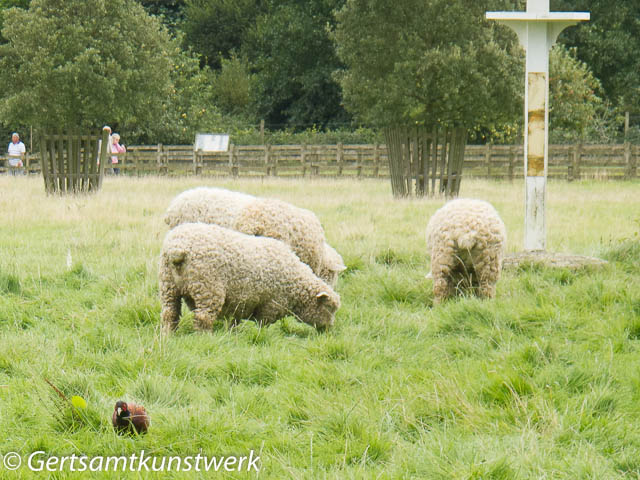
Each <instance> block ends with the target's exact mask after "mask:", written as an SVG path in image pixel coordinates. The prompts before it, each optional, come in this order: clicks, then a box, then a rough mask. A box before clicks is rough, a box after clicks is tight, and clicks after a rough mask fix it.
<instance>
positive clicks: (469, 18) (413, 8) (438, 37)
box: [336, 0, 522, 128]
mask: <svg viewBox="0 0 640 480" xmlns="http://www.w3.org/2000/svg"><path fill="white" fill-rule="evenodd" d="M488 6H489V4H488V2H485V1H480V2H479V1H477V0H460V1H457V2H450V1H448V0H426V1H425V0H397V1H395V2H387V1H384V0H350V1H348V2H347V4H346V5H345V7H344V8H343V9H342V10H341V11H340V12H339V13H338V22H339V24H338V28H337V31H336V40H337V43H338V53H339V55H340V57H341V58H342V60H343V61H344V62H345V64H346V69H345V70H344V71H343V72H341V74H340V80H341V84H342V88H343V91H344V97H345V103H346V104H347V106H348V107H349V108H350V109H351V110H353V111H354V112H355V113H356V114H357V115H358V116H359V117H361V118H363V119H365V120H366V121H367V122H371V123H377V124H389V123H407V122H417V123H421V124H432V123H435V122H447V123H453V124H458V125H465V126H468V127H471V126H482V127H486V128H487V127H494V126H495V125H498V124H502V123H506V122H509V121H511V120H512V119H513V118H514V116H515V115H516V114H519V113H521V111H522V103H521V100H520V97H519V95H518V91H519V89H520V86H521V83H522V81H521V79H522V62H521V61H519V59H521V57H519V56H518V55H517V54H516V52H517V51H516V49H515V39H513V38H509V37H505V35H504V33H503V30H501V29H499V28H497V27H496V25H493V24H491V23H488V22H487V21H486V20H484V15H485V12H486V10H487V7H488Z"/></svg>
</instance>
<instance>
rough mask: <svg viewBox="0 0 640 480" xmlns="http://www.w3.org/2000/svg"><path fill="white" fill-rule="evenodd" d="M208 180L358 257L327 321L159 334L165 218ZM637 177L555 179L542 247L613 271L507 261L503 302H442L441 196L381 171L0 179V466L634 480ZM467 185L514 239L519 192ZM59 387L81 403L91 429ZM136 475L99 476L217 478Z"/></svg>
mask: <svg viewBox="0 0 640 480" xmlns="http://www.w3.org/2000/svg"><path fill="white" fill-rule="evenodd" d="M202 184H209V185H218V186H223V187H228V188H233V189H237V190H241V191H246V192H249V193H253V194H257V195H264V196H273V197H277V198H281V199H283V200H286V201H290V202H293V203H295V204H297V205H299V206H302V207H306V208H310V209H312V210H314V211H315V212H316V213H317V214H318V215H319V217H320V218H321V220H322V222H323V225H324V226H325V230H326V234H327V238H328V240H329V242H330V243H331V244H332V245H333V246H335V247H336V249H337V250H338V251H340V252H341V253H342V255H343V257H344V258H345V261H346V264H347V266H348V269H347V271H346V272H345V273H344V275H343V276H342V277H341V279H340V281H339V284H338V287H337V290H338V291H339V293H340V294H341V297H342V308H341V309H340V310H339V312H338V315H337V320H336V326H335V328H334V329H332V330H331V331H329V332H327V333H318V332H316V331H315V330H313V329H312V328H309V327H307V326H306V325H303V324H300V323H297V322H296V321H295V320H294V319H293V318H287V319H284V320H282V321H280V322H278V323H276V324H274V325H272V326H270V327H267V328H260V327H259V326H258V325H256V324H254V323H252V322H244V323H242V324H241V325H240V326H238V327H237V328H232V329H229V328H226V327H225V326H224V325H217V326H216V327H215V328H214V329H213V331H212V332H206V333H201V332H195V331H194V330H193V326H192V316H191V315H190V314H189V313H188V312H186V311H185V312H184V313H185V314H184V315H183V321H182V323H181V325H180V327H179V329H178V331H177V332H176V333H175V334H173V335H171V336H170V337H168V338H167V337H164V336H163V335H161V331H160V322H159V313H160V303H159V300H158V291H157V290H158V288H157V278H156V275H157V259H158V255H159V251H160V245H161V243H162V239H163V236H164V234H165V232H166V226H165V225H164V223H163V221H162V214H163V211H164V209H165V208H166V206H167V205H168V203H169V201H170V200H171V198H172V197H173V196H174V195H175V194H177V193H178V192H180V191H182V190H184V189H186V188H189V187H192V186H196V185H202ZM639 187H640V184H638V183H572V184H566V183H550V185H549V218H548V227H549V232H548V241H549V249H551V250H556V251H564V252H572V253H578V254H589V255H600V256H603V257H604V258H607V259H608V260H609V261H610V264H609V265H608V266H607V267H605V268H603V269H601V270H584V271H578V272H571V271H568V270H551V269H545V268H540V267H526V268H522V269H519V270H514V271H507V272H505V273H504V275H503V278H502V279H501V281H500V282H499V284H498V294H497V298H496V299H495V300H490V301H480V300H477V299H474V298H461V299H459V300H455V301H451V302H449V303H446V304H444V305H442V306H437V307H433V306H432V300H433V297H432V294H431V283H430V280H426V279H425V278H424V277H425V274H426V273H427V272H428V271H429V265H428V259H427V255H426V248H425V242H424V228H425V227H426V223H427V221H428V219H429V217H430V215H431V214H432V213H433V212H434V211H435V210H436V209H437V208H438V207H440V206H441V205H442V203H443V200H442V199H423V200H416V199H413V200H402V201H394V200H392V198H391V193H390V185H389V184H388V182H386V181H346V180H315V181H310V180H305V181H294V180H279V179H277V180H271V179H269V180H264V181H260V180H241V181H232V180H229V179H217V180H216V179H210V180H206V179H202V178H197V179H196V178H184V179H166V178H156V177H149V178H144V179H130V178H108V179H107V180H106V181H105V184H104V187H103V189H102V191H100V192H99V193H97V194H95V195H91V196H82V197H46V196H45V194H44V188H43V185H42V181H41V179H33V178H0V211H1V212H2V214H1V215H0V385H1V387H0V425H1V428H2V432H3V435H0V454H2V453H6V452H8V451H18V452H21V453H22V454H24V455H26V454H27V453H30V452H33V451H36V450H44V451H46V452H47V453H48V454H51V455H71V454H74V453H75V454H76V455H81V454H85V455H89V456H97V455H131V454H132V453H139V452H140V451H141V450H145V452H146V453H147V454H152V455H195V454H197V453H198V452H199V451H201V452H202V453H203V454H206V455H229V454H239V455H243V454H247V453H248V452H249V450H251V449H253V450H255V451H257V452H259V454H260V456H261V460H262V463H261V465H262V469H261V472H260V475H259V476H260V477H264V478H309V479H311V478H314V479H315V478H441V479H450V478H465V479H481V478H483V479H484V478H492V479H511V478H527V479H537V478H567V479H574V478H598V479H601V478H638V477H640V460H639V459H640V420H639V418H640V417H639V414H640V407H639V405H640V393H639V392H640V373H639V372H640V370H639V369H638V368H636V367H637V365H638V364H639V362H640V248H639V247H638V244H639V239H638V230H639V224H638V222H639V221H640V206H639V203H638V201H637V195H638V193H637V192H638V188H639ZM462 195H464V196H471V197H478V198H483V199H486V200H489V201H491V202H492V203H493V204H494V205H495V206H496V208H497V209H498V211H499V212H500V214H501V215H502V217H503V219H504V221H505V223H506V225H507V229H508V233H509V243H508V250H509V251H511V252H513V251H517V250H519V249H521V246H522V224H523V188H522V185H521V183H520V182H516V183H514V184H510V183H498V182H486V181H469V180H465V182H463V185H462ZM44 378H48V379H49V380H51V382H53V383H54V384H55V385H56V386H57V387H58V388H59V389H60V390H61V391H62V392H63V393H64V394H65V395H67V396H69V397H70V396H72V395H80V396H82V397H83V398H84V399H85V400H86V401H87V403H88V407H87V409H86V411H84V412H83V415H82V417H78V416H77V415H76V416H74V415H72V414H69V412H67V411H65V409H66V408H67V407H66V406H65V405H62V406H61V403H60V401H59V399H58V397H57V394H56V393H55V392H54V391H53V390H52V389H51V387H49V386H48V385H47V384H46V383H45V382H44V380H43V379H44ZM118 399H124V400H134V401H138V402H140V403H142V404H143V405H145V407H146V408H147V410H148V411H149V412H150V415H151V418H152V426H151V428H150V431H149V433H148V434H147V435H145V436H142V437H127V436H123V437H121V436H118V435H116V434H115V433H114V432H113V429H112V428H111V425H110V416H111V412H112V411H113V405H114V404H115V402H116V400H118ZM5 475H8V474H7V472H6V471H4V470H3V469H2V466H1V465H0V478H5ZM56 475H57V476H56V477H55V478H76V477H75V476H73V475H71V474H69V473H68V472H61V473H58V474H56ZM127 475H128V476H127ZM127 475H125V474H122V473H119V474H112V475H108V474H103V475H102V476H101V477H100V478H208V477H209V476H208V475H205V474H195V473H194V474H192V475H189V476H188V477H186V476H184V475H183V476H181V475H179V474H176V473H168V474H164V475H160V474H149V475H146V476H140V474H137V473H132V474H127ZM228 476H230V477H232V478H235V477H240V478H244V477H255V474H249V475H248V474H228ZM7 478H11V477H8V476H7ZM14 478H31V476H30V474H29V472H27V471H25V470H24V469H22V470H20V471H19V472H18V473H17V474H16V475H15V477H14Z"/></svg>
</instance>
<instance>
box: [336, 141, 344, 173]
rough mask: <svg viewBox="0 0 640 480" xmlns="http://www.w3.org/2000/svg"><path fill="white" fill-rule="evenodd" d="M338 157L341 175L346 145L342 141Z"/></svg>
mask: <svg viewBox="0 0 640 480" xmlns="http://www.w3.org/2000/svg"><path fill="white" fill-rule="evenodd" d="M336 157H337V158H336V159H337V161H338V176H339V177H341V176H342V168H343V166H344V165H343V162H344V145H342V142H340V143H338V151H337V153H336Z"/></svg>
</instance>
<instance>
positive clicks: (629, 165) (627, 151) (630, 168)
mask: <svg viewBox="0 0 640 480" xmlns="http://www.w3.org/2000/svg"><path fill="white" fill-rule="evenodd" d="M624 164H625V171H624V178H625V180H630V179H632V178H633V177H635V173H636V172H635V169H636V168H635V157H634V156H633V154H632V151H631V143H630V142H625V143H624Z"/></svg>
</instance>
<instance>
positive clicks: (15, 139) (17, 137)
mask: <svg viewBox="0 0 640 480" xmlns="http://www.w3.org/2000/svg"><path fill="white" fill-rule="evenodd" d="M11 141H12V142H13V143H18V142H19V141H20V135H18V134H17V133H15V132H14V133H13V134H12V135H11Z"/></svg>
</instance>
